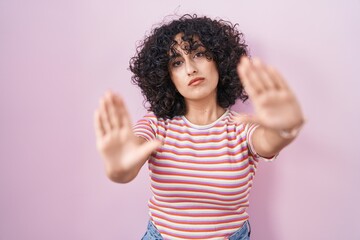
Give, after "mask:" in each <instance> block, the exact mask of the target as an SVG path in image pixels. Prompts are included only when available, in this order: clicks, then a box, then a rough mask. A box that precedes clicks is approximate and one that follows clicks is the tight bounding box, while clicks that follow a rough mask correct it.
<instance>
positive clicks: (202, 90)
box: [169, 34, 219, 100]
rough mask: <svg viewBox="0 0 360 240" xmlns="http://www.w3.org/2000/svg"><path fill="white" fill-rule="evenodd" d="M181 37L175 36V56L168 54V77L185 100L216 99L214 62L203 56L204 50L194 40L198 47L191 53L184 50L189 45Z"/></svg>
mask: <svg viewBox="0 0 360 240" xmlns="http://www.w3.org/2000/svg"><path fill="white" fill-rule="evenodd" d="M181 37H182V34H177V35H176V36H175V41H176V42H177V44H176V45H175V46H174V48H175V50H176V54H172V53H170V57H171V60H170V62H169V71H170V77H171V80H172V81H173V83H174V85H175V87H176V89H177V90H178V91H179V93H180V94H181V95H182V96H183V97H184V98H185V100H204V99H207V98H215V99H216V89H217V84H218V81H219V73H218V70H217V67H216V64H215V61H214V60H212V59H208V58H207V57H206V56H205V51H206V49H205V47H204V46H201V42H200V41H199V40H198V39H196V38H194V40H195V41H197V42H198V43H199V47H198V48H197V49H195V50H193V51H186V50H184V49H187V47H188V45H189V43H188V42H183V40H182V39H181ZM195 45H196V44H195Z"/></svg>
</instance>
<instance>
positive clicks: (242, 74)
mask: <svg viewBox="0 0 360 240" xmlns="http://www.w3.org/2000/svg"><path fill="white" fill-rule="evenodd" d="M246 61H247V58H245V57H242V58H241V62H240V64H239V65H238V66H237V72H238V75H239V78H240V81H241V84H242V85H243V87H244V89H245V92H246V93H247V94H248V95H249V97H250V98H252V96H254V95H256V94H257V90H256V88H255V87H254V86H253V84H251V83H250V80H249V78H248V75H247V71H248V63H247V62H246Z"/></svg>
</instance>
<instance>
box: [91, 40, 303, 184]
mask: <svg viewBox="0 0 360 240" xmlns="http://www.w3.org/2000/svg"><path fill="white" fill-rule="evenodd" d="M175 40H176V41H177V43H178V45H177V46H176V49H177V52H178V53H179V55H178V56H176V58H175V61H171V62H170V64H169V71H170V76H171V79H172V81H173V83H174V85H175V86H176V88H177V90H178V91H179V93H180V94H182V96H183V97H184V99H185V103H186V114H185V117H186V118H187V119H188V120H189V121H190V122H192V123H194V124H198V125H206V124H209V123H212V122H214V121H215V120H217V119H218V118H219V117H220V116H221V115H222V114H223V113H224V112H225V109H223V108H221V107H220V106H219V105H218V104H217V102H216V86H217V83H218V80H219V77H218V71H217V69H216V65H215V62H214V61H213V60H208V59H206V58H205V57H204V56H202V55H201V54H200V53H199V52H197V51H194V52H192V53H190V54H185V52H184V51H183V50H182V47H183V44H186V43H183V42H182V41H181V34H178V35H176V37H175ZM200 50H201V49H200ZM200 52H201V51H200ZM174 63H175V64H174ZM237 71H238V74H239V77H240V79H242V84H243V85H244V87H245V90H246V92H247V93H248V95H249V98H250V100H251V102H252V104H253V106H254V115H252V116H245V115H240V114H239V115H238V116H237V117H235V118H234V119H233V121H234V122H237V123H247V122H253V123H257V124H259V125H260V126H259V127H258V128H256V130H255V131H254V133H253V136H252V144H253V147H254V149H255V151H256V152H257V153H258V154H259V155H261V156H263V157H272V156H274V155H276V154H277V153H278V152H280V150H281V149H283V148H284V147H285V146H286V145H288V144H289V143H290V142H292V141H293V140H294V138H295V136H292V137H290V138H284V137H283V136H281V135H280V134H279V132H280V131H281V130H291V129H294V128H298V127H299V126H301V125H302V124H303V122H304V118H303V114H302V111H301V108H300V105H299V103H298V101H297V99H296V97H295V95H294V94H293V92H292V91H291V90H290V88H289V87H288V86H287V84H286V82H285V80H284V79H283V77H282V76H281V75H280V74H279V73H278V72H277V71H276V70H275V69H274V68H272V67H270V66H268V65H266V64H264V63H262V62H261V61H260V60H259V59H256V58H255V59H254V60H253V62H251V61H250V60H249V59H248V58H247V57H243V58H242V59H241V61H240V64H239V65H238V67H237ZM196 77H202V78H204V80H203V81H201V83H199V84H197V85H196V86H189V85H188V83H189V81H190V80H191V79H194V78H196ZM94 116H95V117H94V118H95V124H94V125H95V132H96V143H97V144H96V145H97V149H98V151H99V152H100V154H101V156H102V158H103V159H104V163H105V169H106V173H107V175H108V177H109V178H110V179H111V180H112V181H114V182H118V183H127V182H130V181H131V180H132V179H134V178H135V177H136V176H137V174H138V172H139V171H140V169H141V167H142V166H143V165H144V164H145V163H146V161H147V159H148V157H149V155H150V154H151V153H152V152H153V151H155V150H156V148H158V147H159V146H160V145H161V143H160V142H159V141H156V140H154V141H150V142H147V141H146V140H145V139H143V138H141V137H136V136H135V135H134V133H133V132H132V123H131V119H130V116H129V113H128V111H127V109H126V106H125V103H124V101H123V99H122V98H121V96H119V95H118V94H115V93H112V92H110V91H109V92H107V93H106V94H105V96H103V97H102V98H101V99H100V106H99V107H98V109H97V110H96V111H95V114H94Z"/></svg>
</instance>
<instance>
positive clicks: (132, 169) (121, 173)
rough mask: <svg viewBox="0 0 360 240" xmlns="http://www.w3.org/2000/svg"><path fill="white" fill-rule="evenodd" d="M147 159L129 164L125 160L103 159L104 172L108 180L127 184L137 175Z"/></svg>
mask: <svg viewBox="0 0 360 240" xmlns="http://www.w3.org/2000/svg"><path fill="white" fill-rule="evenodd" d="M146 161H147V158H142V159H138V160H135V161H133V162H131V163H130V164H129V163H128V162H127V160H126V159H119V160H117V159H114V160H112V159H104V164H105V171H106V175H107V176H108V178H109V179H110V180H111V181H113V182H116V183H128V182H130V181H132V180H133V179H134V178H135V177H136V176H137V175H138V173H139V171H140V169H141V167H142V166H143V165H144V164H145V162H146Z"/></svg>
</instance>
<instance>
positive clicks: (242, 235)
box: [141, 220, 251, 240]
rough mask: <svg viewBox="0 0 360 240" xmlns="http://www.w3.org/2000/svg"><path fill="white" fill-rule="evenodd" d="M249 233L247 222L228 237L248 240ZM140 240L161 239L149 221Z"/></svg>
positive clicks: (234, 239) (249, 228) (231, 239)
mask: <svg viewBox="0 0 360 240" xmlns="http://www.w3.org/2000/svg"><path fill="white" fill-rule="evenodd" d="M250 233H251V227H250V223H249V220H248V221H246V222H245V223H244V225H243V226H242V227H241V228H239V229H238V230H236V231H235V232H234V233H233V234H231V235H230V237H229V240H250ZM141 240H163V238H162V236H161V234H160V233H159V231H158V230H157V228H156V227H155V226H154V224H153V223H152V222H151V221H149V223H148V226H147V231H146V233H145V235H144V236H143V237H142V238H141Z"/></svg>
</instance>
